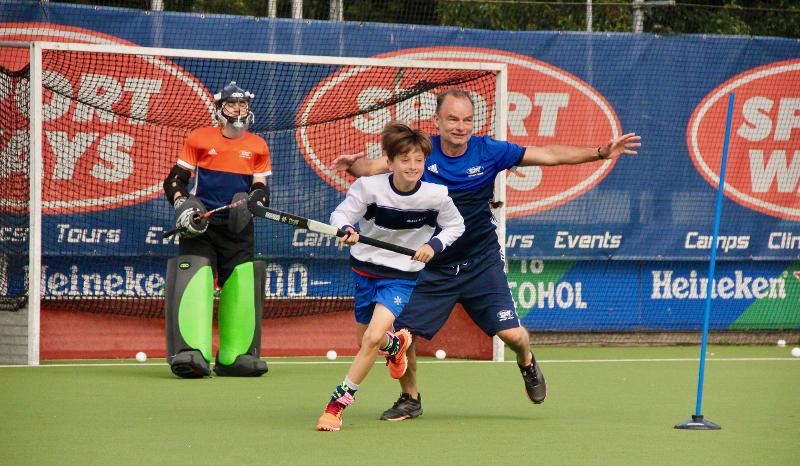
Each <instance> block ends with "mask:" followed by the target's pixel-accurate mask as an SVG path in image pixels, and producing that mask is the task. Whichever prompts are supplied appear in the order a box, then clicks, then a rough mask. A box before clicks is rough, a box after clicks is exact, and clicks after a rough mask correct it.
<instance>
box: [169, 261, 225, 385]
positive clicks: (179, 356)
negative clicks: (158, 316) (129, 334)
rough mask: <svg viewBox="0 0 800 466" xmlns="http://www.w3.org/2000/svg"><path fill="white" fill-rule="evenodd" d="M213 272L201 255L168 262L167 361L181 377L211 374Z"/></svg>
mask: <svg viewBox="0 0 800 466" xmlns="http://www.w3.org/2000/svg"><path fill="white" fill-rule="evenodd" d="M213 292H214V274H213V272H212V271H211V262H210V261H209V260H208V259H207V258H205V257H201V256H179V257H176V258H172V259H170V260H169V262H168V263H167V297H166V308H165V310H164V314H165V317H166V321H167V362H168V363H169V365H170V368H171V369H172V372H173V373H174V374H175V375H177V376H180V377H184V378H196V377H204V376H207V375H211V371H210V369H209V362H210V361H211V322H212V319H213V315H214V296H213V294H212V293H213Z"/></svg>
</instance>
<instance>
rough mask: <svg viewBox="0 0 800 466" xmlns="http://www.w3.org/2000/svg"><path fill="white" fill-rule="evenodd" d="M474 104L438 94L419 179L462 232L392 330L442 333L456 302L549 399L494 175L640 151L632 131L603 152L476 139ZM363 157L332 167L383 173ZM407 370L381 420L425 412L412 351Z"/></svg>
mask: <svg viewBox="0 0 800 466" xmlns="http://www.w3.org/2000/svg"><path fill="white" fill-rule="evenodd" d="M473 121H474V104H473V102H472V98H471V97H470V95H469V93H467V92H465V91H462V90H458V89H451V90H447V91H445V92H442V93H441V94H439V95H438V96H437V100H436V113H435V114H434V123H435V125H436V128H437V129H438V131H439V136H434V137H433V138H431V139H432V142H433V152H432V154H431V155H430V157H428V158H427V159H426V161H425V174H424V176H423V178H422V179H423V180H424V181H428V182H432V183H438V184H443V185H445V186H447V188H448V190H449V192H450V197H451V198H452V199H453V202H454V203H455V205H456V207H457V208H458V211H459V212H460V213H461V216H462V217H463V218H464V225H465V226H466V230H465V232H464V234H462V235H461V237H460V238H459V239H458V240H457V241H456V242H455V243H453V244H452V245H451V246H450V247H449V248H447V249H446V250H444V251H443V252H442V253H441V254H438V255H436V256H435V257H434V258H433V259H432V260H431V261H430V262H429V263H428V264H427V265H426V266H425V268H424V269H423V270H422V271H421V272H420V274H419V275H418V278H417V285H416V288H415V289H414V292H413V294H412V295H411V299H410V301H409V302H408V304H407V305H406V308H405V310H404V311H403V314H401V315H400V317H399V318H398V319H397V320H396V321H395V328H407V329H409V330H410V331H411V333H412V334H413V335H414V336H422V337H424V338H427V339H431V338H433V336H434V335H435V334H436V333H437V332H438V331H439V329H440V328H441V327H442V326H443V325H444V324H445V322H446V321H447V318H448V317H449V316H450V313H451V312H452V310H453V308H454V307H455V305H456V304H457V303H461V305H462V306H463V307H464V309H465V310H466V311H467V314H469V316H470V318H472V320H473V321H475V323H476V324H477V325H478V326H479V327H480V328H481V330H483V332H484V333H486V334H487V335H489V336H494V335H497V336H498V337H499V338H500V339H501V340H503V342H505V344H506V345H508V347H509V348H511V349H512V350H514V352H515V353H516V356H517V364H518V365H519V369H520V372H521V373H522V378H523V381H524V383H525V391H526V393H527V395H528V398H529V399H530V400H531V401H532V402H533V403H536V404H538V403H542V402H543V401H544V399H545V397H546V396H547V385H546V383H545V379H544V375H543V374H542V371H541V369H540V367H539V364H538V363H537V362H536V359H535V358H534V356H533V352H532V351H531V344H530V337H529V334H528V330H527V329H526V328H525V327H523V326H522V325H521V323H520V320H519V316H518V315H517V312H516V310H515V306H514V300H513V298H512V296H511V290H510V288H509V286H508V280H507V277H506V274H505V270H504V257H503V255H502V252H501V249H500V243H499V241H498V237H497V234H496V232H495V224H494V222H493V216H492V211H491V209H490V207H489V203H490V202H491V201H492V198H493V194H494V180H495V177H496V176H497V174H498V173H500V172H502V171H503V170H506V169H509V168H512V167H514V166H522V167H524V166H531V165H545V166H547V165H563V164H579V163H587V162H596V161H599V160H607V159H614V158H617V157H620V156H621V155H623V154H628V155H635V154H636V150H637V149H638V148H639V147H640V146H641V144H640V142H639V141H640V139H641V138H640V137H639V136H637V135H636V134H634V133H629V134H625V135H622V136H620V137H618V138H615V139H612V140H611V141H608V142H607V143H605V144H604V145H602V146H600V147H576V146H564V145H547V146H541V147H533V146H531V147H522V146H518V145H516V144H512V143H509V142H505V141H497V140H495V139H492V138H491V137H488V136H483V137H479V136H474V135H473ZM364 155H365V154H364V153H361V154H353V155H342V156H339V157H338V158H337V159H336V160H334V162H333V168H334V169H338V170H345V169H346V170H347V171H348V173H350V174H351V175H353V176H365V175H373V174H377V173H383V172H386V171H388V165H387V162H386V156H385V155H384V156H383V157H382V158H381V159H372V160H370V159H367V158H365V157H364ZM406 354H407V356H408V369H407V371H406V373H405V375H404V376H403V377H402V378H401V379H400V387H401V389H402V393H401V395H400V398H399V399H398V400H397V401H396V402H395V403H394V405H393V406H392V407H391V408H389V409H388V410H386V412H384V413H383V415H382V416H381V420H389V421H400V420H404V419H410V418H414V417H417V416H419V415H421V414H422V402H421V397H420V395H419V391H418V389H417V380H416V372H417V371H416V353H415V351H414V344H413V343H412V344H411V345H410V346H409V348H408V349H407V350H406Z"/></svg>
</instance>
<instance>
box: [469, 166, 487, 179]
mask: <svg viewBox="0 0 800 466" xmlns="http://www.w3.org/2000/svg"><path fill="white" fill-rule="evenodd" d="M479 175H483V167H481V166H477V167H470V168H468V169H467V176H469V177H473V176H479Z"/></svg>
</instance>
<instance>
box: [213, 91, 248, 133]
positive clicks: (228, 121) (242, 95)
mask: <svg viewBox="0 0 800 466" xmlns="http://www.w3.org/2000/svg"><path fill="white" fill-rule="evenodd" d="M255 97H256V96H255V95H253V94H252V93H251V92H250V91H246V90H244V89H242V88H241V87H239V86H238V85H236V81H231V82H230V84H228V85H227V86H225V87H224V88H223V89H222V90H221V91H220V92H218V93H216V94H214V102H215V103H216V104H217V120H218V121H219V122H220V123H221V124H222V125H223V126H231V127H232V128H233V129H235V130H239V131H244V130H247V129H248V128H250V125H252V124H253V122H254V121H255V119H256V117H255V115H253V112H251V111H250V101H251V100H252V99H255ZM233 102H239V103H242V102H243V103H245V104H246V107H247V114H246V115H242V113H241V112H239V114H238V115H230V114H228V113H226V111H225V107H226V104H228V103H233Z"/></svg>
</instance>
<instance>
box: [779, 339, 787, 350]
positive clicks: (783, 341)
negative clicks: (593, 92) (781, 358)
mask: <svg viewBox="0 0 800 466" xmlns="http://www.w3.org/2000/svg"><path fill="white" fill-rule="evenodd" d="M778 346H779V347H781V348H783V347H784V346H786V340H778Z"/></svg>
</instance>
